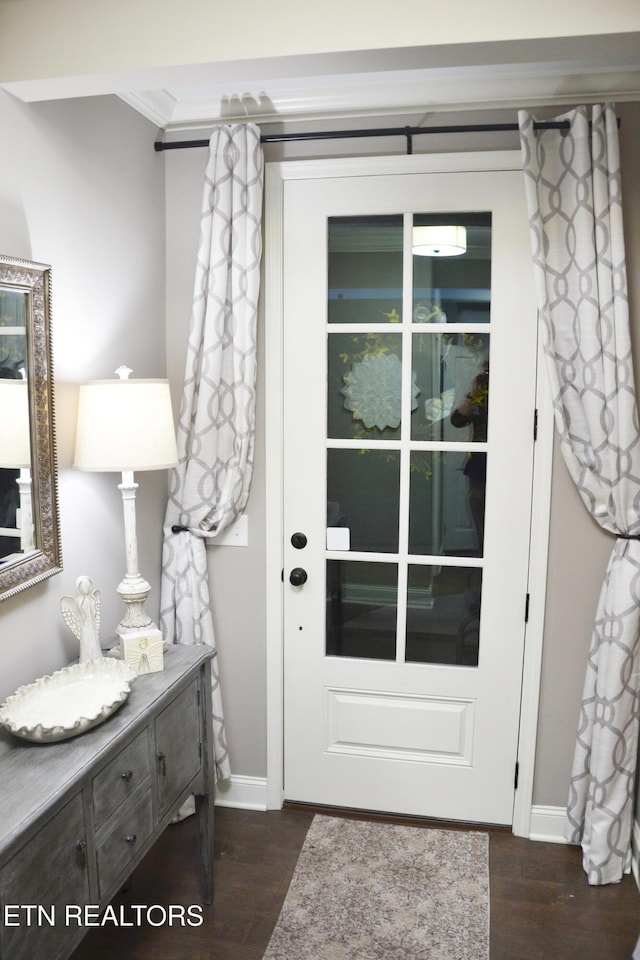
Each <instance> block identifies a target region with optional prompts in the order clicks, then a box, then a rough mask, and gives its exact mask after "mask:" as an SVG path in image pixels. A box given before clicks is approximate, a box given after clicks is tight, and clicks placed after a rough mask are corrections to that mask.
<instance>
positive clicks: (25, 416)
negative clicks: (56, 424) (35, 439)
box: [0, 380, 31, 467]
mask: <svg viewBox="0 0 640 960" xmlns="http://www.w3.org/2000/svg"><path fill="white" fill-rule="evenodd" d="M30 463H31V434H30V431H29V392H28V384H27V381H26V380H0V467H28V466H29V464H30Z"/></svg>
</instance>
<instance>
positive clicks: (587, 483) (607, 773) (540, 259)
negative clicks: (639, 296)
mask: <svg viewBox="0 0 640 960" xmlns="http://www.w3.org/2000/svg"><path fill="white" fill-rule="evenodd" d="M559 119H560V120H568V121H569V125H570V126H569V130H568V131H567V132H565V131H560V130H544V131H536V130H535V129H534V122H535V121H534V118H533V117H532V116H531V115H530V114H529V113H528V112H526V111H522V112H521V113H520V116H519V121H520V138H521V145H522V154H523V161H524V171H525V185H526V191H527V199H528V205H529V214H530V229H531V243H532V250H533V260H534V270H535V276H536V283H537V291H538V305H539V311H540V316H541V319H542V323H543V331H544V338H545V352H546V355H547V358H548V361H549V362H548V364H547V367H548V370H549V376H550V381H551V389H552V393H553V399H554V409H555V421H556V427H557V429H558V432H559V435H560V444H561V449H562V453H563V456H564V459H565V461H566V463H567V466H568V469H569V472H570V474H571V476H572V478H573V480H574V482H575V484H576V486H577V488H578V490H579V492H580V496H581V497H582V500H583V501H584V503H585V505H586V507H587V509H588V510H589V512H590V513H591V515H592V516H593V517H594V518H595V519H596V520H597V522H598V523H599V524H600V525H601V527H603V529H605V530H607V531H608V532H609V533H611V534H612V536H613V537H615V538H616V539H615V543H614V546H613V550H612V553H611V558H610V560H609V564H608V567H607V570H606V575H605V579H604V584H603V587H602V592H601V594H600V599H599V603H598V607H597V612H596V619H595V624H594V628H593V635H592V639H591V647H590V651H589V659H588V664H587V671H586V678H585V686H584V694H583V700H582V706H581V711H580V720H579V729H578V735H577V743H576V750H575V755H574V765H573V771H572V777H571V785H570V793H569V802H568V821H569V834H568V837H567V839H569V840H570V841H572V842H574V843H581V844H582V849H583V864H584V869H585V871H586V873H587V876H588V880H589V883H591V884H604V883H615V882H617V881H619V880H620V879H621V877H622V875H623V873H624V872H628V870H629V868H630V862H631V827H632V819H633V793H634V780H635V768H636V755H637V742H638V656H639V644H638V636H639V631H640V542H639V537H640V430H639V425H638V412H637V407H636V395H635V382H634V374H633V365H632V359H631V346H630V335H629V310H628V300H627V284H626V269H625V255H624V241H623V232H622V205H621V190H620V162H619V149H618V128H617V120H616V116H615V111H614V109H613V107H612V106H610V105H605V106H595V107H594V108H593V112H592V118H591V123H589V117H588V114H587V109H586V108H585V107H580V108H578V109H577V110H574V111H572V112H571V113H568V114H567V115H566V116H564V117H560V118H559Z"/></svg>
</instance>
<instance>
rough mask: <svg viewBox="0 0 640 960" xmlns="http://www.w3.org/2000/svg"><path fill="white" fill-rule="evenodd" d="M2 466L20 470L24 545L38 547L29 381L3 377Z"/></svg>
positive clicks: (0, 385) (0, 414)
mask: <svg viewBox="0 0 640 960" xmlns="http://www.w3.org/2000/svg"><path fill="white" fill-rule="evenodd" d="M0 468H1V469H10V470H16V469H19V470H20V474H19V476H18V477H17V479H16V483H17V484H18V490H19V492H20V519H19V523H18V524H17V526H18V527H19V529H20V548H21V549H22V550H23V551H24V552H25V553H26V552H27V551H29V550H33V548H34V542H33V539H34V535H33V506H32V502H33V501H32V499H31V433H30V430H29V385H28V383H27V381H26V380H0Z"/></svg>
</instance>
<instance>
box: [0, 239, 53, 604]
mask: <svg viewBox="0 0 640 960" xmlns="http://www.w3.org/2000/svg"><path fill="white" fill-rule="evenodd" d="M57 488H58V477H57V460H56V443H55V424H54V392H53V360H52V345H51V267H50V266H48V265H47V264H43V263H33V262H31V261H29V260H18V259H14V258H12V257H5V256H0V600H4V599H6V598H7V597H10V596H13V595H14V594H16V593H18V592H20V591H21V590H25V589H26V588H27V587H29V586H31V585H32V584H34V583H39V582H40V581H41V580H44V579H45V578H46V577H50V576H52V575H53V574H55V573H59V572H60V570H61V569H62V553H61V549H60V529H59V515H58V495H57Z"/></svg>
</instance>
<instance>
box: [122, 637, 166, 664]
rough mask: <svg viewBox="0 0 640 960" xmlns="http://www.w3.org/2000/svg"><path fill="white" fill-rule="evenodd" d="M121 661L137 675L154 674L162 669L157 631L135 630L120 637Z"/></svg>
mask: <svg viewBox="0 0 640 960" xmlns="http://www.w3.org/2000/svg"><path fill="white" fill-rule="evenodd" d="M120 643H121V645H122V659H123V660H124V662H125V663H127V664H128V665H129V666H130V667H131V669H132V670H135V672H136V673H137V674H141V673H156V672H157V671H159V670H162V669H163V667H164V659H163V656H162V634H161V632H160V631H159V630H157V629H155V628H152V629H150V630H136V631H131V632H130V633H127V634H126V635H124V636H122V637H120Z"/></svg>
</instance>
